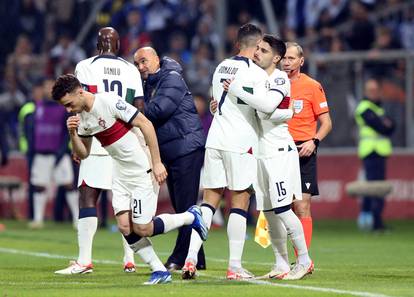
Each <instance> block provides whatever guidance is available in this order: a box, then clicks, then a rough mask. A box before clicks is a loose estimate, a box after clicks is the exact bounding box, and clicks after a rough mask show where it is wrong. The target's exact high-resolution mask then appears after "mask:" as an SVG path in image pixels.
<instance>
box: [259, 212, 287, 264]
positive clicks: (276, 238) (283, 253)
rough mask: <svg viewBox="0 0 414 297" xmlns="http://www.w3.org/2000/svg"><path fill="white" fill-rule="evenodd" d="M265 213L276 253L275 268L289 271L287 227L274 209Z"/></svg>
mask: <svg viewBox="0 0 414 297" xmlns="http://www.w3.org/2000/svg"><path fill="white" fill-rule="evenodd" d="M263 213H264V215H265V217H266V220H267V222H268V224H269V235H270V241H271V242H272V248H273V252H274V254H275V265H274V267H273V269H274V270H276V271H283V272H288V271H289V270H290V265H289V258H288V251H287V233H286V228H285V226H284V225H283V223H282V222H281V221H280V218H279V217H278V216H277V215H276V214H275V213H274V212H273V211H271V212H270V211H266V212H263Z"/></svg>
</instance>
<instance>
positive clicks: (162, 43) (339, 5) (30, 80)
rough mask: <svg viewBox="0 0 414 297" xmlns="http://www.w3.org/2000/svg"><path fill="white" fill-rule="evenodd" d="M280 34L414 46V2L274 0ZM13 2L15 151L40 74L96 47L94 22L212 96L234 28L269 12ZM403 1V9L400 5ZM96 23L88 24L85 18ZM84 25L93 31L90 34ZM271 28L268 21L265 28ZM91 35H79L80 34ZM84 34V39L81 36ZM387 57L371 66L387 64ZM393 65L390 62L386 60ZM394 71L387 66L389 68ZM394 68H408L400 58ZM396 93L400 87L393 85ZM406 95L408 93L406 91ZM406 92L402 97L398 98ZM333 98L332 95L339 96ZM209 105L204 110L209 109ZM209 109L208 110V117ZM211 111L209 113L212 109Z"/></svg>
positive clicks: (310, 48) (210, 6)
mask: <svg viewBox="0 0 414 297" xmlns="http://www.w3.org/2000/svg"><path fill="white" fill-rule="evenodd" d="M271 2H272V4H273V8H274V14H275V16H276V20H277V24H278V28H279V30H280V32H279V34H280V35H281V36H282V37H283V38H285V39H286V40H295V41H299V42H300V43H302V44H303V45H305V48H306V52H307V53H309V52H313V53H314V52H322V53H326V52H341V51H353V50H369V51H371V52H372V53H373V54H375V52H376V51H381V50H389V49H407V50H414V5H411V6H408V9H401V5H405V4H410V2H412V1H403V0H400V1H398V0H289V1H285V0H272V1H271ZM100 3H101V1H92V0H53V1H52V0H15V1H2V4H1V7H0V9H1V11H0V30H1V36H2V44H1V46H0V69H1V71H0V119H1V122H0V126H1V130H2V131H5V132H4V133H2V135H7V137H4V136H3V138H5V140H4V141H3V142H2V147H3V146H5V145H7V146H9V147H10V148H11V149H17V142H18V139H17V137H18V131H17V128H16V127H17V114H18V111H19V109H20V107H21V106H22V105H23V104H24V103H25V102H27V101H28V100H31V99H32V97H33V91H32V90H33V87H34V86H35V85H36V84H38V81H39V80H42V79H44V78H47V77H56V76H57V75H59V74H62V73H67V72H73V70H74V66H75V65H76V63H77V62H79V61H80V60H82V59H84V58H86V57H88V56H91V55H94V54H95V46H96V32H97V29H98V28H100V27H103V26H108V25H110V26H113V27H115V28H116V29H117V30H118V31H119V32H120V34H121V39H122V42H121V44H122V45H121V55H122V56H123V57H124V58H126V59H128V60H130V61H131V60H132V59H131V58H132V57H131V56H132V54H133V53H134V51H135V50H136V49H137V48H138V47H141V46H145V45H152V46H153V47H154V48H156V49H157V51H158V52H159V53H161V54H162V55H168V56H170V57H172V58H173V59H175V60H177V61H179V62H180V63H181V65H182V66H183V68H184V69H185V76H186V77H185V78H186V81H187V83H188V84H189V87H190V90H191V91H192V92H193V93H194V94H196V95H197V97H199V98H201V99H202V100H204V101H206V100H207V98H209V88H210V83H211V76H212V73H213V71H214V68H215V66H216V64H217V61H218V60H220V59H222V58H223V57H222V55H223V54H224V56H230V55H232V54H234V41H235V38H236V33H237V29H238V27H239V26H240V25H241V24H244V23H246V22H255V23H259V24H262V25H263V27H264V28H266V26H265V24H266V20H265V16H264V13H263V8H262V5H261V3H262V2H261V1H251V0H228V1H221V0H129V1H128V0H104V1H102V6H101V9H100V11H99V12H98V13H97V15H96V16H94V17H93V18H91V17H90V15H91V12H92V11H93V9H94V8H95V6H96V5H100ZM223 3H224V5H226V8H227V9H226V11H227V27H226V28H225V30H224V32H225V36H224V37H223V40H224V41H223V42H224V49H225V52H224V53H223V54H221V55H220V52H219V51H218V48H219V46H220V42H221V41H220V40H221V39H220V36H219V35H218V32H219V29H218V28H217V27H218V21H217V6H218V5H219V6H221V5H223ZM399 7H400V9H398V8H399ZM90 22H91V24H92V25H91V26H90V27H89V26H88V24H89V23H90ZM84 30H86V32H83V31H84ZM265 30H266V29H265ZM82 34H85V38H83V39H82V40H80V42H77V38H79V36H80V35H82ZM78 41H79V40H78ZM383 66H384V65H380V67H379V68H378V65H376V66H375V67H377V69H376V68H375V67H374V66H373V71H377V72H378V71H379V72H383V71H384V67H383ZM385 66H386V65H385ZM385 69H386V70H385V71H387V67H385ZM389 69H391V70H390V71H392V73H391V74H389V75H391V76H395V75H398V71H403V70H404V65H396V66H395V65H393V66H392V67H391V68H389ZM394 94H398V92H397V93H396V92H395V91H394V92H393V96H394ZM399 95H400V99H398V98H397V99H396V100H404V94H402V93H400V94H399ZM401 98H402V99H401ZM332 100H334V98H332ZM206 112H207V111H206ZM203 117H204V115H203ZM206 117H208V115H206Z"/></svg>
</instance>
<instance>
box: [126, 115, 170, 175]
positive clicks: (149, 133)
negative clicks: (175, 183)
mask: <svg viewBox="0 0 414 297" xmlns="http://www.w3.org/2000/svg"><path fill="white" fill-rule="evenodd" d="M131 125H133V126H134V127H138V128H139V129H140V130H141V131H142V134H143V135H144V138H145V142H146V143H147V145H148V148H149V151H150V154H151V160H152V170H153V172H154V176H155V179H156V180H157V182H158V183H162V182H163V181H164V180H165V179H166V178H167V171H166V169H165V167H164V165H163V164H162V163H161V157H160V150H159V148H158V140H157V135H156V134H155V129H154V126H153V125H152V123H151V121H150V120H148V119H147V118H146V117H145V116H144V115H143V114H142V113H138V114H137V115H136V116H135V117H134V119H133V120H132V122H131Z"/></svg>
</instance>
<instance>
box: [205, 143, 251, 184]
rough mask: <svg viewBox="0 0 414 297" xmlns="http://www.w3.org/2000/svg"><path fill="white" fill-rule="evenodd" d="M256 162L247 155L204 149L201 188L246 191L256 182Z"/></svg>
mask: <svg viewBox="0 0 414 297" xmlns="http://www.w3.org/2000/svg"><path fill="white" fill-rule="evenodd" d="M256 175H257V162H256V159H255V157H254V156H253V155H252V154H249V153H234V152H226V151H222V150H216V149H212V148H206V154H205V157H204V167H203V169H202V176H203V178H202V187H203V188H204V189H218V188H224V187H227V188H228V189H229V190H233V191H243V190H246V189H248V188H249V187H250V186H251V185H253V184H254V183H255V181H256Z"/></svg>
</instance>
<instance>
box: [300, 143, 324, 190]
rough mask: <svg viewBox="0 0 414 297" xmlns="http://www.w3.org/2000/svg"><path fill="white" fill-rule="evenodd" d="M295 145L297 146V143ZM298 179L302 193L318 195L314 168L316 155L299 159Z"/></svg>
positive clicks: (315, 169) (315, 168)
mask: <svg viewBox="0 0 414 297" xmlns="http://www.w3.org/2000/svg"><path fill="white" fill-rule="evenodd" d="M296 144H299V143H298V142H297V143H296ZM299 163H300V177H301V179H302V193H308V194H311V196H316V195H319V188H318V173H317V167H316V153H315V154H312V155H310V156H309V157H300V158H299Z"/></svg>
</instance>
